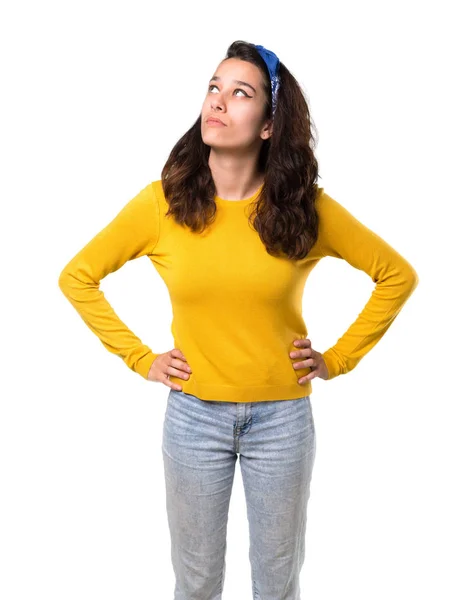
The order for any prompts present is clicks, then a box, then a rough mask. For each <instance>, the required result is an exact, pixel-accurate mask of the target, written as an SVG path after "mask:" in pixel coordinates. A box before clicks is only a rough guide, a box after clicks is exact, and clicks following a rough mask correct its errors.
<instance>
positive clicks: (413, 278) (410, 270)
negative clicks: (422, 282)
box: [405, 263, 419, 295]
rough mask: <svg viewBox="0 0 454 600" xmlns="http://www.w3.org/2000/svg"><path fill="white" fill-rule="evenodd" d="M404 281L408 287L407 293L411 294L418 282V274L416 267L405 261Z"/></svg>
mask: <svg viewBox="0 0 454 600" xmlns="http://www.w3.org/2000/svg"><path fill="white" fill-rule="evenodd" d="M405 281H406V284H407V288H408V295H410V294H412V293H413V292H414V290H415V289H416V288H417V287H418V284H419V276H418V273H417V272H416V269H415V268H414V267H413V266H412V265H411V264H410V263H407V269H406V272H405Z"/></svg>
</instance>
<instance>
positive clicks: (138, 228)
mask: <svg viewBox="0 0 454 600" xmlns="http://www.w3.org/2000/svg"><path fill="white" fill-rule="evenodd" d="M158 238H159V204H158V200H157V198H156V194H155V191H154V189H153V184H152V183H150V184H148V185H147V186H146V187H145V188H144V189H142V190H141V191H140V192H139V193H138V194H137V195H136V196H135V197H134V198H132V200H130V201H129V202H128V203H127V204H126V205H125V206H124V207H123V208H122V209H121V210H120V212H119V213H118V214H117V215H116V216H115V218H114V219H113V220H112V221H111V222H110V223H108V225H107V226H106V227H104V229H102V230H101V231H100V232H99V233H98V234H97V235H95V237H94V238H93V239H92V240H91V241H89V242H88V243H87V244H86V245H85V246H84V247H83V248H82V249H81V250H80V251H79V252H78V253H77V254H76V255H75V256H74V257H73V258H72V259H71V260H70V261H69V263H68V264H67V265H66V266H65V267H64V268H63V270H62V271H61V273H60V276H59V279H58V284H59V287H60V289H61V291H62V292H63V294H64V295H65V296H66V298H67V299H68V300H69V301H70V303H71V304H72V305H73V306H74V308H75V309H76V310H77V312H78V313H79V315H80V317H81V318H82V319H83V321H84V322H85V324H86V325H87V326H88V327H89V328H90V329H91V331H93V333H94V334H95V335H96V336H98V338H99V340H100V341H101V343H102V344H103V345H104V347H105V348H106V349H107V350H108V351H109V352H112V353H113V354H116V355H117V356H119V357H120V358H121V359H122V360H123V361H124V362H125V363H126V365H127V366H128V367H129V368H130V369H132V370H133V371H135V372H136V373H138V374H139V375H141V376H142V377H144V378H145V379H147V375H148V371H149V369H150V366H151V364H152V363H153V361H154V359H155V358H156V357H157V356H158V354H156V353H154V352H153V351H152V350H151V348H149V347H148V346H146V345H145V344H143V343H142V341H141V340H140V339H139V338H138V337H137V336H136V335H135V334H134V333H133V332H132V331H130V329H128V327H127V326H126V325H125V323H123V321H121V320H120V318H119V317H118V316H117V314H116V313H115V312H114V310H113V308H112V306H111V305H110V304H109V302H108V301H107V299H106V298H105V296H104V293H103V292H102V291H101V290H100V289H99V284H100V281H101V279H103V278H104V277H106V275H108V274H109V273H113V272H114V271H117V270H118V269H119V268H120V267H121V266H123V265H124V264H125V263H126V261H129V260H134V259H136V258H139V257H141V256H144V255H150V254H152V252H153V250H154V247H155V246H156V243H157V241H158Z"/></svg>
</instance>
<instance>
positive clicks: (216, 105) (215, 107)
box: [211, 98, 224, 112]
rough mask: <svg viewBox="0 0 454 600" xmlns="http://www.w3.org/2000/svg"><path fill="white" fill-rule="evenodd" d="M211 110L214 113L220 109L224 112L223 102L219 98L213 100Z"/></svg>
mask: <svg viewBox="0 0 454 600" xmlns="http://www.w3.org/2000/svg"><path fill="white" fill-rule="evenodd" d="M211 108H212V110H214V111H216V112H217V111H218V109H220V110H221V111H223V110H224V102H223V101H222V100H220V99H219V98H213V100H212V101H211Z"/></svg>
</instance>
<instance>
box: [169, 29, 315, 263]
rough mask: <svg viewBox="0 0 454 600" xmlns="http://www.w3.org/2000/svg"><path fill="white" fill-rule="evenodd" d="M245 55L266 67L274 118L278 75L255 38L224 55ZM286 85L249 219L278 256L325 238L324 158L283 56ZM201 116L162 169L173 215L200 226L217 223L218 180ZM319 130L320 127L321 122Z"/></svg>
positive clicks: (298, 254)
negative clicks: (320, 200)
mask: <svg viewBox="0 0 454 600" xmlns="http://www.w3.org/2000/svg"><path fill="white" fill-rule="evenodd" d="M228 58H239V59H241V60H244V61H248V62H250V63H252V64H254V65H256V66H257V67H258V68H259V69H260V70H261V71H262V74H263V88H264V90H265V92H266V97H267V104H266V118H268V119H271V82H270V77H269V73H268V68H267V66H266V63H265V61H264V60H263V59H262V57H261V56H260V54H259V52H258V51H257V49H256V48H255V46H254V44H250V43H248V42H244V41H241V40H237V41H235V42H233V43H232V44H231V45H230V46H229V48H228V50H227V55H226V57H225V58H224V59H223V60H226V59H228ZM279 75H280V80H281V82H280V88H279V91H278V99H277V107H276V112H275V115H274V119H273V132H272V135H271V137H270V138H268V139H266V140H264V141H263V144H262V146H261V149H260V153H259V158H258V170H259V171H260V173H262V174H264V185H263V188H262V190H261V192H260V194H259V196H258V198H257V201H256V202H255V206H254V207H253V210H252V211H251V213H250V217H249V220H250V223H251V222H252V226H253V227H254V229H255V230H256V231H257V233H258V234H259V236H260V239H261V240H262V242H263V244H264V245H265V247H266V250H267V252H268V254H270V255H272V256H278V257H282V256H286V257H287V258H289V259H293V260H299V259H302V258H304V257H305V256H306V255H307V253H308V252H309V251H310V249H311V247H312V246H313V245H314V244H315V242H316V241H317V237H318V225H319V220H318V214H317V212H316V210H315V198H316V194H317V187H318V186H317V179H318V177H319V175H318V162H317V160H316V158H315V156H314V151H313V146H315V138H314V136H313V134H312V129H311V125H312V126H313V123H312V119H311V116H310V114H309V107H308V104H307V102H306V99H305V97H304V93H303V91H302V89H301V87H300V85H299V83H298V81H297V80H296V79H295V78H294V77H293V75H292V74H291V73H290V72H289V71H288V69H287V68H286V67H285V65H284V64H283V63H282V62H280V67H279ZM201 118H202V116H201V115H199V117H198V119H197V120H196V121H195V123H194V125H192V127H191V128H190V129H189V130H188V131H187V132H186V133H185V134H184V135H183V136H182V137H181V138H180V140H178V142H177V143H176V144H175V146H174V147H173V149H172V151H171V152H170V155H169V157H168V159H167V162H166V163H165V165H164V168H163V169H162V172H161V181H162V187H163V191H164V195H165V197H166V199H167V202H168V204H169V209H168V211H167V213H166V216H170V215H172V216H173V217H174V219H175V220H176V222H177V223H179V224H181V225H186V226H187V227H189V228H190V229H191V230H192V231H193V232H200V231H203V230H204V229H205V227H207V226H208V225H210V224H211V223H212V222H213V221H214V219H215V215H216V209H217V207H216V202H215V200H214V196H215V194H216V187H215V184H214V181H213V177H212V175H211V169H210V167H209V165H208V158H209V155H210V146H208V145H207V144H205V143H204V142H203V140H202V136H201ZM313 127H314V131H315V132H316V128H315V126H313Z"/></svg>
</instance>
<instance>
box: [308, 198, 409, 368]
mask: <svg viewBox="0 0 454 600" xmlns="http://www.w3.org/2000/svg"><path fill="white" fill-rule="evenodd" d="M317 203H318V204H316V206H317V208H318V210H317V212H318V214H319V239H318V243H319V244H320V246H321V252H322V254H323V255H324V256H333V257H335V258H342V259H344V260H346V261H347V262H348V263H349V264H350V265H351V266H352V267H354V268H355V269H360V270H362V271H364V272H365V273H367V274H368V275H369V276H370V277H371V278H372V280H373V281H374V283H375V284H376V285H375V289H374V290H373V292H372V295H371V297H370V299H369V300H368V302H367V303H366V305H365V306H364V308H363V310H362V311H361V312H360V314H359V315H358V317H357V319H356V320H355V321H354V322H353V323H352V324H351V325H350V327H349V328H348V329H347V331H346V332H345V333H344V334H343V335H342V337H341V338H339V339H338V341H337V342H336V344H334V346H332V347H331V348H329V349H328V350H326V351H325V352H323V353H322V355H323V358H324V360H325V363H326V366H327V369H328V373H329V379H333V378H334V377H337V376H338V375H343V374H345V373H348V372H349V371H351V370H352V369H353V368H354V367H355V366H356V365H357V364H358V363H359V361H360V360H361V359H362V358H363V357H364V356H365V355H366V354H367V353H368V352H369V351H370V350H371V349H372V348H373V347H374V346H375V344H377V343H378V342H379V340H380V339H381V338H382V337H383V335H384V334H385V333H386V331H387V330H388V329H389V327H390V326H391V324H392V323H393V321H394V319H395V318H396V317H397V315H398V314H399V312H400V310H401V309H402V307H403V306H404V304H405V302H406V301H407V300H408V298H409V297H410V295H411V294H412V293H413V291H414V290H415V288H416V286H417V285H418V283H419V278H418V275H417V273H416V271H415V269H414V268H413V267H412V265H411V264H410V263H409V262H408V261H407V260H406V259H405V258H404V257H403V256H401V255H400V254H399V253H398V252H397V251H396V250H395V249H394V248H392V247H391V246H390V245H389V244H388V243H387V242H386V241H384V240H383V239H382V238H381V237H379V236H378V235H377V234H376V233H374V232H373V231H371V230H370V229H368V228H367V227H366V226H365V225H364V224H362V223H361V222H360V221H358V220H357V219H356V218H355V217H354V216H353V215H352V214H351V213H350V212H348V211H347V210H346V209H345V208H344V207H343V206H342V205H341V204H340V203H339V202H336V200H334V199H333V198H331V197H330V196H329V195H328V194H327V193H326V192H324V191H323V192H322V193H321V194H320V195H319V196H318V198H317Z"/></svg>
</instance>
